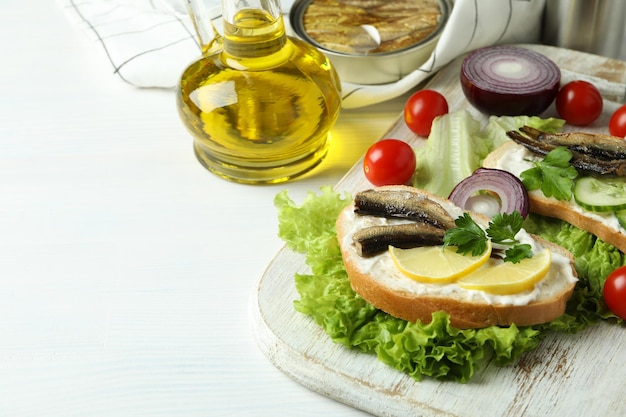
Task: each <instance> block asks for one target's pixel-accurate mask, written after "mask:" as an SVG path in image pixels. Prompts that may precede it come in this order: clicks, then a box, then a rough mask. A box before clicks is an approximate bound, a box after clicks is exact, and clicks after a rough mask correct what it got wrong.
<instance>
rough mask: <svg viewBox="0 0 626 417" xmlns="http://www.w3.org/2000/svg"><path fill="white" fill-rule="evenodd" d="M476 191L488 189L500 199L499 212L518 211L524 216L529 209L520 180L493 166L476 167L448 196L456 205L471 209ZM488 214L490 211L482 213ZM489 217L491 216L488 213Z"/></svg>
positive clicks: (526, 192)
mask: <svg viewBox="0 0 626 417" xmlns="http://www.w3.org/2000/svg"><path fill="white" fill-rule="evenodd" d="M478 191H490V192H492V193H494V194H496V195H497V196H498V197H499V199H500V204H499V205H500V210H499V211H500V212H501V213H508V214H510V213H512V212H514V211H517V212H519V213H520V214H521V215H522V217H524V218H526V216H528V212H529V209H530V202H529V199H528V191H526V187H524V184H523V183H522V181H521V180H520V179H519V178H517V177H516V176H515V175H513V174H511V173H510V172H507V171H503V170H501V169H494V168H478V169H477V170H476V171H474V173H473V174H472V175H470V176H469V177H467V178H465V179H464V180H463V181H461V182H460V183H458V184H457V185H456V186H455V187H454V189H453V190H452V192H451V193H450V196H449V197H448V199H449V200H451V201H452V202H453V203H455V204H456V205H457V206H459V207H461V208H464V209H466V210H472V211H477V210H476V209H473V206H472V198H474V197H475V195H476V193H477V192H478ZM483 214H487V215H490V214H491V213H483ZM490 217H492V216H491V215H490Z"/></svg>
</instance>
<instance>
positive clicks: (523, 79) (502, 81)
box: [461, 45, 561, 116]
mask: <svg viewBox="0 0 626 417" xmlns="http://www.w3.org/2000/svg"><path fill="white" fill-rule="evenodd" d="M560 82H561V70H560V69H559V67H558V66H557V65H556V64H555V63H554V62H552V61H551V60H550V59H549V58H548V57H546V56H545V55H542V54H540V53H538V52H535V51H531V50H529V49H525V48H520V47H517V46H508V45H500V46H489V47H486V48H481V49H477V50H475V51H473V52H472V53H470V54H469V55H468V56H467V57H465V59H464V60H463V64H462V66H461V87H462V89H463V93H464V94H465V97H466V98H467V100H468V101H469V102H470V103H471V104H472V105H473V106H474V107H476V108H477V109H478V110H480V111H481V112H483V113H486V114H492V115H496V116H519V115H526V116H536V115H538V114H540V113H542V112H543V111H545V110H546V109H547V108H548V107H549V106H550V104H551V103H552V102H553V101H554V98H555V97H556V95H557V93H558V92H559V86H560Z"/></svg>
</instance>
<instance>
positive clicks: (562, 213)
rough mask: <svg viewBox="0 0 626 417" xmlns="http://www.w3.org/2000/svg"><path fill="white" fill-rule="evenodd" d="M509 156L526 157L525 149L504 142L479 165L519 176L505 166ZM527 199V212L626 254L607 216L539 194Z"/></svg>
mask: <svg viewBox="0 0 626 417" xmlns="http://www.w3.org/2000/svg"><path fill="white" fill-rule="evenodd" d="M512 154H520V155H521V154H530V153H529V152H528V151H526V150H525V148H524V147H523V146H521V145H518V144H517V143H515V142H513V141H507V142H504V143H503V144H502V145H500V146H499V147H498V148H496V149H495V150H494V151H493V152H491V153H490V154H489V155H487V157H486V158H485V160H484V161H483V166H484V167H485V168H499V169H504V170H507V171H510V172H512V173H513V174H515V175H517V176H519V173H518V172H514V170H513V169H511V167H512V164H509V163H507V162H505V160H504V158H505V157H507V156H509V157H510V155H512ZM528 197H529V199H530V211H531V212H532V213H536V214H540V215H542V216H547V217H554V218H557V219H561V220H564V221H566V222H567V223H570V224H572V225H574V226H576V227H578V228H580V229H582V230H585V231H587V232H589V233H591V234H593V235H595V236H597V237H598V238H600V239H601V240H603V241H605V242H607V243H609V244H611V245H613V246H615V247H616V248H618V249H619V250H621V251H622V252H626V234H625V232H624V230H623V229H622V228H621V227H619V225H617V224H616V221H607V217H608V216H611V214H610V213H609V214H607V213H605V214H599V213H592V212H589V211H586V210H583V209H582V208H580V207H579V206H578V205H577V204H576V202H575V201H573V200H571V201H559V200H557V199H555V198H552V197H546V196H545V195H544V194H543V193H542V192H541V191H540V190H533V191H530V192H529V193H528Z"/></svg>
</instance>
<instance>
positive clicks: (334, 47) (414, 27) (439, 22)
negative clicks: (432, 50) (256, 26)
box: [290, 0, 448, 55]
mask: <svg viewBox="0 0 626 417" xmlns="http://www.w3.org/2000/svg"><path fill="white" fill-rule="evenodd" d="M447 12H448V11H447V8H446V4H445V2H442V1H441V0H297V1H296V2H295V3H294V5H293V7H292V9H291V13H290V21H291V25H292V27H293V29H294V31H295V32H296V34H297V35H298V36H300V37H301V38H303V39H305V40H307V41H308V42H310V43H312V44H314V45H315V46H317V47H319V48H321V49H324V50H327V51H331V52H335V53H339V54H346V55H374V54H388V53H394V52H398V51H402V50H404V49H408V48H412V47H414V46H416V45H419V44H421V43H424V42H427V41H428V40H430V39H431V38H432V37H433V36H435V35H436V34H437V33H438V32H439V31H440V30H441V28H442V26H443V25H444V23H445V20H446V19H447Z"/></svg>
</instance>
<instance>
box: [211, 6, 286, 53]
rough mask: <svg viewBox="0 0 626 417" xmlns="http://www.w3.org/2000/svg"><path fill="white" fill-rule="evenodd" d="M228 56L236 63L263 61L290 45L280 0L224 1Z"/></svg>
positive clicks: (225, 38)
mask: <svg viewBox="0 0 626 417" xmlns="http://www.w3.org/2000/svg"><path fill="white" fill-rule="evenodd" d="M222 8H223V19H224V52H225V53H226V54H227V55H229V56H230V57H232V58H234V59H249V58H261V57H266V56H268V55H272V54H275V53H277V52H279V51H280V50H281V49H282V48H283V47H284V46H285V44H286V42H287V36H286V33H285V23H284V21H283V16H282V12H281V10H280V4H279V2H278V0H222Z"/></svg>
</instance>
